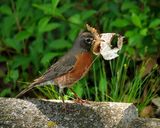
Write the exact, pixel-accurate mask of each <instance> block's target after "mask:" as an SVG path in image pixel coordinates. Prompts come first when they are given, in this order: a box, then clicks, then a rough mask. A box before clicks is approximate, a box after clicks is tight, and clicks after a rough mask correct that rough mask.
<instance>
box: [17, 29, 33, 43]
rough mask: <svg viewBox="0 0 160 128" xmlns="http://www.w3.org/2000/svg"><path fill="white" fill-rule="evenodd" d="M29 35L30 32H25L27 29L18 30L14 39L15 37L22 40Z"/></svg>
mask: <svg viewBox="0 0 160 128" xmlns="http://www.w3.org/2000/svg"><path fill="white" fill-rule="evenodd" d="M30 35H31V34H30V33H29V32H27V31H21V32H19V33H18V34H16V39H17V40H18V41H22V40H24V39H27V38H29V37H30Z"/></svg>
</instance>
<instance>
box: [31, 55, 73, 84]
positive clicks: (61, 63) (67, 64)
mask: <svg viewBox="0 0 160 128" xmlns="http://www.w3.org/2000/svg"><path fill="white" fill-rule="evenodd" d="M75 63H76V57H75V56H74V55H71V54H67V55H66V56H64V57H62V58H61V59H60V60H58V61H57V62H56V63H55V64H53V65H52V66H51V67H50V68H49V69H48V70H47V71H46V72H45V73H44V74H43V75H42V76H41V77H39V78H37V79H35V81H34V83H35V84H39V83H43V82H46V81H50V80H53V79H55V78H57V77H59V76H61V75H63V74H66V73H67V72H68V71H70V70H71V69H73V67H74V65H75Z"/></svg>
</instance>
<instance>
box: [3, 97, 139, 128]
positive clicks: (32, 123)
mask: <svg viewBox="0 0 160 128" xmlns="http://www.w3.org/2000/svg"><path fill="white" fill-rule="evenodd" d="M137 117H138V113H137V109H136V107H135V106H134V105H133V104H130V103H113V102H112V103H111V102H90V104H84V105H80V104H75V103H73V102H72V101H66V111H64V109H63V106H62V103H61V101H55V100H37V99H15V98H0V128H127V127H129V124H131V123H132V122H133V120H135V119H136V118H137Z"/></svg>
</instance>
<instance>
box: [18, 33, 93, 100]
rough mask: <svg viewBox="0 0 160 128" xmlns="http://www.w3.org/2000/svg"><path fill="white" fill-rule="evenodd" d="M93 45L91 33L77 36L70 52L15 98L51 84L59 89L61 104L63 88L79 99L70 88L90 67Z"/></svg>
mask: <svg viewBox="0 0 160 128" xmlns="http://www.w3.org/2000/svg"><path fill="white" fill-rule="evenodd" d="M93 43H94V37H93V34H92V33H90V32H83V33H81V34H79V36H78V38H77V39H76V41H75V43H74V45H73V47H72V48H71V50H70V51H68V52H67V53H66V54H65V55H64V56H63V57H62V58H60V59H59V60H58V61H57V62H56V63H54V64H53V65H52V66H51V67H50V68H49V69H48V70H47V71H46V72H45V73H44V74H43V75H42V76H41V77H39V78H37V79H35V80H34V82H33V83H32V84H31V85H30V86H28V88H26V89H25V90H23V91H22V92H20V93H19V94H18V95H17V96H16V97H20V96H22V95H23V94H24V93H26V92H27V91H29V90H30V89H32V88H33V87H35V86H40V85H46V84H48V83H52V84H54V85H57V86H58V87H59V89H60V94H61V96H62V101H63V103H64V99H63V95H62V93H63V89H64V88H65V87H67V88H69V89H70V90H71V91H72V92H73V93H74V95H75V96H76V98H78V99H80V98H79V97H78V96H77V95H76V93H75V92H74V91H73V90H72V89H71V86H72V85H73V84H74V83H76V82H77V81H79V80H80V79H81V78H82V77H83V76H84V75H85V74H86V73H87V72H88V70H89V68H90V67H91V65H92V52H91V47H92V45H93Z"/></svg>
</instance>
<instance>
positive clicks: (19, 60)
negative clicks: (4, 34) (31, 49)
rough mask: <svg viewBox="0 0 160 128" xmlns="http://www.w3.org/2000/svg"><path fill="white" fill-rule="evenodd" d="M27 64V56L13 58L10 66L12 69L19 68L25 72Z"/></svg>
mask: <svg viewBox="0 0 160 128" xmlns="http://www.w3.org/2000/svg"><path fill="white" fill-rule="evenodd" d="M29 63H30V58H29V57H28V56H23V55H21V56H16V57H14V58H13V60H12V62H11V63H10V65H11V66H12V68H14V69H15V68H18V67H20V66H21V67H22V70H25V69H26V68H27V67H28V65H29Z"/></svg>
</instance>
